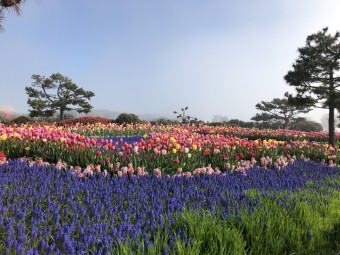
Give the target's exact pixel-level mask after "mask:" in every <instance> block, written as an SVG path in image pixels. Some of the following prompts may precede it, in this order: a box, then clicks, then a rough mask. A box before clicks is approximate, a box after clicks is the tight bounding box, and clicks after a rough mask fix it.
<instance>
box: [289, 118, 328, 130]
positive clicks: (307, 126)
mask: <svg viewBox="0 0 340 255" xmlns="http://www.w3.org/2000/svg"><path fill="white" fill-rule="evenodd" d="M288 129H291V130H300V131H308V132H320V131H322V130H323V128H322V126H321V124H320V123H318V122H316V121H310V120H305V119H302V120H298V121H296V122H294V123H292V124H291V125H290V126H289V127H288Z"/></svg>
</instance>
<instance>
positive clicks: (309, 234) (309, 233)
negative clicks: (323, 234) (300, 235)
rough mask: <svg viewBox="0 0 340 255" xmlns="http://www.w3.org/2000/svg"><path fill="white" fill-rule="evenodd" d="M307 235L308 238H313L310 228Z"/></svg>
mask: <svg viewBox="0 0 340 255" xmlns="http://www.w3.org/2000/svg"><path fill="white" fill-rule="evenodd" d="M306 236H307V239H308V240H312V234H311V232H310V230H307V233H306Z"/></svg>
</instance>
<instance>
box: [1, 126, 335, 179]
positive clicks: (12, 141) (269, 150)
mask: <svg viewBox="0 0 340 255" xmlns="http://www.w3.org/2000/svg"><path fill="white" fill-rule="evenodd" d="M144 126H146V125H144ZM78 127H79V125H78V126H77V125H76V126H73V127H70V126H69V127H57V126H53V125H52V126H20V127H14V126H11V127H9V126H0V150H2V151H3V152H4V153H5V154H6V155H7V156H8V157H9V158H20V157H31V158H42V159H43V160H45V161H49V162H57V161H58V160H62V161H65V162H68V164H70V165H73V166H76V165H78V166H80V167H86V166H88V165H90V164H93V165H100V166H101V168H102V169H105V170H107V171H110V169H112V165H114V164H116V163H120V164H121V165H124V166H128V165H129V164H132V166H133V167H134V168H135V169H137V167H144V168H146V169H156V168H159V169H160V170H161V171H163V172H165V173H168V174H174V173H176V171H177V169H178V168H182V169H183V170H184V171H185V172H188V171H189V172H191V173H193V172H194V170H195V169H197V168H201V167H204V166H208V165H211V166H212V167H213V168H214V169H215V168H218V169H220V171H226V170H234V169H239V168H249V167H252V166H267V167H274V166H275V167H277V166H280V167H282V165H284V164H285V163H282V158H284V159H286V160H285V161H289V160H290V159H291V158H292V157H298V158H300V157H302V158H308V159H310V160H312V161H315V162H325V163H327V164H330V165H334V164H338V163H339V162H338V161H339V155H340V150H339V149H338V148H337V147H336V146H335V147H332V146H329V145H328V144H327V143H320V142H309V141H307V140H303V141H300V140H291V141H279V140H275V139H268V140H267V139H265V140H261V139H257V140H249V139H247V138H240V137H237V136H229V135H223V134H202V133H201V132H200V131H201V130H202V129H199V130H196V129H194V127H193V126H173V127H172V131H171V132H170V131H169V132H149V133H145V135H144V136H134V137H108V138H95V137H87V136H85V135H82V134H79V133H76V132H75V129H77V128H78ZM90 127H91V125H90ZM161 127H162V126H161ZM188 127H189V128H188ZM157 128H159V127H158V126H154V129H153V130H149V131H155V129H157ZM190 128H191V129H190ZM159 129H161V130H163V131H165V129H162V128H159ZM216 130H218V128H216ZM269 159H270V160H269Z"/></svg>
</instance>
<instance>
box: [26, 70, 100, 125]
mask: <svg viewBox="0 0 340 255" xmlns="http://www.w3.org/2000/svg"><path fill="white" fill-rule="evenodd" d="M32 79H33V80H34V82H33V83H32V86H31V87H26V88H25V90H26V94H27V95H28V100H27V103H28V105H29V106H30V107H31V108H32V109H30V110H29V112H30V116H31V117H51V116H53V114H54V113H55V112H56V111H59V117H60V120H63V119H64V115H65V112H66V111H71V110H75V111H77V112H78V113H81V112H84V113H89V112H90V111H91V109H92V108H93V107H92V106H91V105H90V104H89V103H88V100H90V99H91V97H93V96H94V95H95V94H94V93H93V92H92V91H86V90H84V89H83V88H79V87H78V86H77V85H76V84H75V83H73V82H72V80H71V79H69V78H68V77H65V76H63V75H61V74H59V73H56V74H52V75H51V76H50V77H49V78H45V77H44V76H40V75H33V76H32Z"/></svg>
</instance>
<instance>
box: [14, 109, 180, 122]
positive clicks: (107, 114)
mask: <svg viewBox="0 0 340 255" xmlns="http://www.w3.org/2000/svg"><path fill="white" fill-rule="evenodd" d="M70 113H71V114H72V116H73V117H74V118H77V117H81V116H94V117H103V118H107V119H111V120H115V119H117V117H118V116H119V114H121V112H116V111H112V110H107V109H93V110H92V111H91V112H90V113H88V114H84V113H78V112H76V111H71V112H70ZM126 113H133V114H135V115H137V116H138V117H139V119H141V120H145V121H154V120H158V119H160V118H164V119H170V120H174V119H175V118H174V116H166V115H156V114H136V113H134V112H126ZM56 114H57V113H56ZM66 114H67V113H66ZM18 116H28V114H27V113H26V114H23V113H16V114H15V116H14V117H18Z"/></svg>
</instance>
